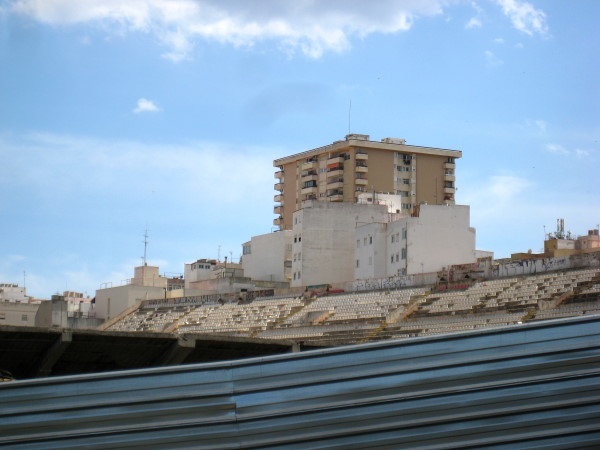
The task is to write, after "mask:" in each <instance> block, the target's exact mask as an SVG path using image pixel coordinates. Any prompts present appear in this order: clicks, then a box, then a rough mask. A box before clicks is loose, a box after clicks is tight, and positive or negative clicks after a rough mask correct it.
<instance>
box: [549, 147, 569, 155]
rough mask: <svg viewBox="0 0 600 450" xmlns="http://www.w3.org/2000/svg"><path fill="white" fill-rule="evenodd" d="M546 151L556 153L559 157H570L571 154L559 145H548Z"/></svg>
mask: <svg viewBox="0 0 600 450" xmlns="http://www.w3.org/2000/svg"><path fill="white" fill-rule="evenodd" d="M546 150H548V151H549V152H550V153H556V154H557V155H569V154H570V153H571V152H570V151H569V150H567V149H566V148H564V147H563V146H562V145H558V144H546Z"/></svg>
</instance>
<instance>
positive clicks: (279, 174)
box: [275, 170, 283, 178]
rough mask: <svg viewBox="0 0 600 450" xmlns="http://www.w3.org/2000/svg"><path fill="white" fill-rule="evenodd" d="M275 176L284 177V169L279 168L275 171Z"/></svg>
mask: <svg viewBox="0 0 600 450" xmlns="http://www.w3.org/2000/svg"><path fill="white" fill-rule="evenodd" d="M275 178H283V170H278V171H277V172H275Z"/></svg>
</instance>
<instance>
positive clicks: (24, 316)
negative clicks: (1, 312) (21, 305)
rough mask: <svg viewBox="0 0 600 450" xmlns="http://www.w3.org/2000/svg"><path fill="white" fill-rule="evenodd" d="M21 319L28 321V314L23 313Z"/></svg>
mask: <svg viewBox="0 0 600 450" xmlns="http://www.w3.org/2000/svg"><path fill="white" fill-rule="evenodd" d="M21 321H22V322H27V314H21Z"/></svg>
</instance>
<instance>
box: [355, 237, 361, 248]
mask: <svg viewBox="0 0 600 450" xmlns="http://www.w3.org/2000/svg"><path fill="white" fill-rule="evenodd" d="M358 247H360V239H357V240H356V248H358Z"/></svg>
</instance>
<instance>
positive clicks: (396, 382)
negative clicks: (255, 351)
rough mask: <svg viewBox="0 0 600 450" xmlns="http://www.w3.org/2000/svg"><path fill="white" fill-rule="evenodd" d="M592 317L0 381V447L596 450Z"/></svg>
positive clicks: (596, 347) (599, 433)
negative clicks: (584, 449)
mask: <svg viewBox="0 0 600 450" xmlns="http://www.w3.org/2000/svg"><path fill="white" fill-rule="evenodd" d="M599 334H600V316H588V317H580V318H569V319H560V320H554V321H548V322H540V323H532V324H524V325H520V326H513V327H506V328H500V329H492V330H482V331H473V332H462V333H456V334H448V335H440V336H430V337H424V338H415V339H406V340H400V341H386V342H380V343H373V344H363V345H355V346H348V347H342V348H334V349H325V350H317V351H310V352H305V353H295V354H287V355H278V356H271V357H264V358H255V359H248V360H241V361H230V362H226V363H215V364H202V365H188V366H177V367H167V368H157V369H143V370H133V371H124V372H111V373H103V374H92V375H81V376H67V377H54V378H44V379H35V380H25V381H14V382H5V383H1V384H0V418H1V420H0V445H6V446H10V447H11V448H44V449H49V448H73V447H83V446H85V447H86V448H115V447H118V448H145V449H151V448H178V447H191V448H211V449H216V448H250V447H264V448H286V449H290V448H291V449H294V448H298V449H306V448H344V449H347V448H373V447H378V448H381V447H384V448H398V447H403V448H406V447H410V448H451V447H452V448H454V447H457V448H466V447H477V448H482V447H488V446H490V447H492V446H494V447H496V446H499V447H502V446H505V447H506V448H511V449H513V448H525V447H527V448H530V447H543V446H549V447H552V448H575V447H582V446H589V447H594V446H595V447H598V446H600V402H599V399H600V339H599V337H600V336H599Z"/></svg>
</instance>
